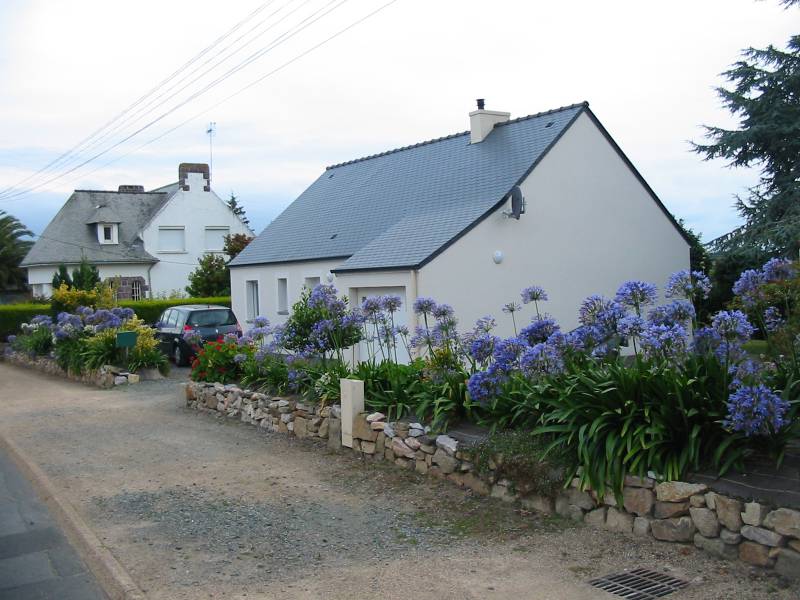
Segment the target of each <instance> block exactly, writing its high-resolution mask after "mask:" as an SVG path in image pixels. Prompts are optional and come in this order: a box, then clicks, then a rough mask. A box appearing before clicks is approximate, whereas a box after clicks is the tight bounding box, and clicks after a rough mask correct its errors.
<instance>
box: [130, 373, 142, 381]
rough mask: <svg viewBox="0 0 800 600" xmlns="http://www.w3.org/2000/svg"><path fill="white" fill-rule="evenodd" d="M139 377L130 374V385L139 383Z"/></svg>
mask: <svg viewBox="0 0 800 600" xmlns="http://www.w3.org/2000/svg"><path fill="white" fill-rule="evenodd" d="M139 379H140V377H139V375H137V374H136V373H128V383H139Z"/></svg>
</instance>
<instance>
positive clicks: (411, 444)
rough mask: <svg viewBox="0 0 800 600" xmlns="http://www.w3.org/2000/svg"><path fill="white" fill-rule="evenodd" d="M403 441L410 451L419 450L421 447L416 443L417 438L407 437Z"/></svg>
mask: <svg viewBox="0 0 800 600" xmlns="http://www.w3.org/2000/svg"><path fill="white" fill-rule="evenodd" d="M403 441H404V442H405V444H406V446H408V447H409V448H411V449H412V450H419V448H420V446H421V444H420V443H419V442H418V441H417V438H414V437H410V436H409V437H407V438H406V439H405V440H403Z"/></svg>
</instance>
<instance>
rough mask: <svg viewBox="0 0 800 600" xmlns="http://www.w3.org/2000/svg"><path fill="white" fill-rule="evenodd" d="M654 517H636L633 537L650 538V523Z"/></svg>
mask: <svg viewBox="0 0 800 600" xmlns="http://www.w3.org/2000/svg"><path fill="white" fill-rule="evenodd" d="M652 520H653V517H636V518H635V519H634V520H633V535H638V536H640V537H649V536H650V522H651V521H652Z"/></svg>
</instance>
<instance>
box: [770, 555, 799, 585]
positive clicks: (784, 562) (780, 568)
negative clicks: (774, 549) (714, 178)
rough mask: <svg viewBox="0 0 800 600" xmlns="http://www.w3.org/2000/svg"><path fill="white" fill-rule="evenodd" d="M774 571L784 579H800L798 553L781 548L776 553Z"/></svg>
mask: <svg viewBox="0 0 800 600" xmlns="http://www.w3.org/2000/svg"><path fill="white" fill-rule="evenodd" d="M775 570H776V571H777V572H778V573H779V574H781V575H783V576H784V577H788V578H790V579H800V553H798V552H795V551H794V550H788V549H786V548H781V549H780V550H779V551H778V560H777V562H776V563H775Z"/></svg>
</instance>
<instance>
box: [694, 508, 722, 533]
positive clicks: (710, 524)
mask: <svg viewBox="0 0 800 600" xmlns="http://www.w3.org/2000/svg"><path fill="white" fill-rule="evenodd" d="M689 514H690V515H691V517H692V521H693V522H694V525H695V527H697V531H698V532H700V535H702V536H703V537H705V538H715V537H718V536H719V520H718V519H717V515H716V513H715V512H714V511H713V510H711V509H710V508H703V507H694V506H692V507H690V508H689Z"/></svg>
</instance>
